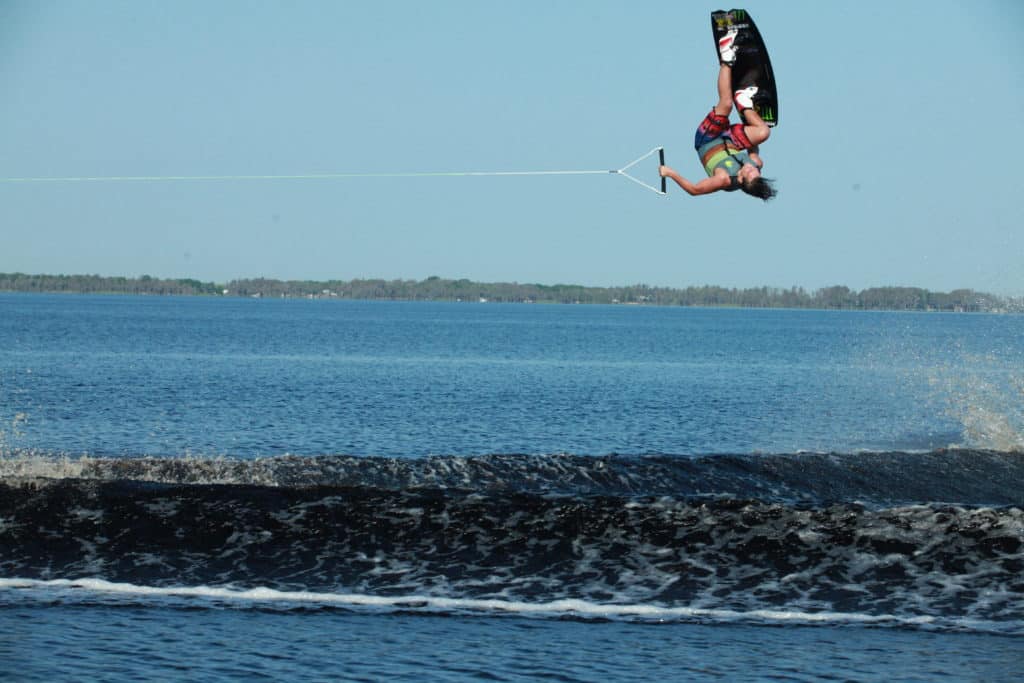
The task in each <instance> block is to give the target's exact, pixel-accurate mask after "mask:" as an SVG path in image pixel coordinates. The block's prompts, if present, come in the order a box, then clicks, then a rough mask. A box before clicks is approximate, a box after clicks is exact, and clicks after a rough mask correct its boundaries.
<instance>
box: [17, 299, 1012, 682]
mask: <svg viewBox="0 0 1024 683" xmlns="http://www.w3.org/2000/svg"><path fill="white" fill-rule="evenodd" d="M1022 406H1024V318H1022V317H1020V316H998V315H940V314H894V313H853V312H821V311H752V310H723V309H683V308H648V307H633V306H606V307H602V306H534V305H493V304H487V305H483V304H427V303H415V304H413V303H393V302H344V301H300V300H274V301H271V300H240V299H198V298H155V297H84V296H42V295H37V296H33V295H0V633H3V634H4V636H3V637H0V676H2V675H3V672H4V671H8V672H17V673H16V676H15V678H21V679H27V680H51V679H52V678H54V677H57V678H66V679H83V678H97V677H100V678H107V679H110V680H129V679H137V678H142V679H147V680H149V679H167V678H172V679H203V680H210V679H213V680H216V679H224V680H233V679H238V678H259V677H263V678H268V679H274V680H280V679H288V678H293V679H303V680H305V679H323V680H383V679H398V680H401V679H408V680H536V679H541V678H548V679H555V680H580V681H585V680H609V679H611V680H651V679H656V678H665V677H669V676H673V677H676V678H678V677H680V676H682V677H684V678H692V679H708V680H711V679H727V680H734V679H740V678H742V679H751V680H757V679H763V680H821V679H840V680H942V679H943V678H946V679H948V680H1015V679H1017V678H1019V675H1020V673H1022V672H1021V661H1022V658H1021V656H1020V654H1021V652H1022V649H1024V646H1022V643H1024V641H1022V640H1021V638H1022V636H1024V454H1022V452H1021V451H1024V408H1022ZM5 638H6V640H5ZM58 644H60V645H58ZM55 651H56V652H57V654H53V653H54V652H55ZM5 664H6V666H5Z"/></svg>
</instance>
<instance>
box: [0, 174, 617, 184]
mask: <svg viewBox="0 0 1024 683" xmlns="http://www.w3.org/2000/svg"><path fill="white" fill-rule="evenodd" d="M612 172H613V173H614V171H612ZM595 173H609V171H431V172H417V173H306V174H301V175H161V176H143V175H132V176H66V177H40V178H0V182H4V183H93V182H95V183H102V182H126V181H135V182H161V181H189V180H195V181H201V180H337V179H341V178H428V177H442V176H517V175H584V174H595Z"/></svg>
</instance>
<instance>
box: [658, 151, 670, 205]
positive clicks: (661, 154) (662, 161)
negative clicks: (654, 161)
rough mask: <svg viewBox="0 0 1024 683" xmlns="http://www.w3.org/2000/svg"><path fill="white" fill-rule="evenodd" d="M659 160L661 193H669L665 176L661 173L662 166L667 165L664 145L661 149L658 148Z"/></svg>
mask: <svg viewBox="0 0 1024 683" xmlns="http://www.w3.org/2000/svg"><path fill="white" fill-rule="evenodd" d="M658 162H659V166H658V175H659V176H661V193H662V194H668V191H667V190H666V189H665V176H663V175H661V167H662V166H664V165H665V148H664V147H662V148H661V149H659V150H658Z"/></svg>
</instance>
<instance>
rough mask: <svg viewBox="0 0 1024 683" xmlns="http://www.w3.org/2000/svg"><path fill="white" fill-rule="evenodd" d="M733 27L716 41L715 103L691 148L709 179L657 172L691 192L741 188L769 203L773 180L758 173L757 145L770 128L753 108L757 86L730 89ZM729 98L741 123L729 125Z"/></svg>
mask: <svg viewBox="0 0 1024 683" xmlns="http://www.w3.org/2000/svg"><path fill="white" fill-rule="evenodd" d="M736 35H737V31H736V29H732V30H731V31H729V32H728V33H727V34H726V35H725V36H724V37H723V38H722V39H721V40H719V41H718V54H719V57H720V58H721V61H720V64H719V67H718V104H716V105H715V106H714V108H713V109H712V110H711V113H709V114H708V115H707V116H705V117H704V120H703V121H701V124H700V126H698V127H697V135H696V137H695V138H694V143H693V146H694V147H695V148H696V149H697V156H698V157H700V161H701V164H703V166H704V170H705V171H706V172H707V174H708V177H707V178H704V179H702V180H700V181H698V182H696V183H694V182H691V181H689V180H687V179H686V178H684V177H682V176H681V175H679V174H678V173H677V172H676V171H675V170H674V169H672V168H670V167H668V166H662V167H661V176H662V177H663V178H671V179H672V180H674V181H676V183H677V184H678V185H679V187H681V188H683V189H684V190H686V192H688V193H689V194H691V195H699V194H710V193H712V192H717V191H719V190H725V191H726V192H732V191H733V190H743V191H744V192H746V193H747V194H749V195H752V196H754V197H757V198H759V199H763V200H764V201H768V200H769V199H771V198H772V197H774V196H775V188H773V187H772V185H771V181H769V180H768V179H766V178H763V177H762V176H761V168H762V167H763V166H764V161H762V160H761V156H760V154H759V146H760V144H761V143H762V142H764V141H765V140H767V139H768V135H769V134H770V133H771V129H770V128H769V127H768V124H766V123H765V122H764V119H762V118H761V116H760V114H758V113H757V111H756V110H755V109H754V102H753V99H754V95H755V94H756V93H757V86H750V87H749V88H744V89H743V90H737V91H735V92H733V90H732V66H733V64H734V63H735V62H736V48H735V43H736ZM733 102H735V103H736V110H737V111H738V112H739V115H740V121H741V122H742V123H736V124H733V125H732V126H730V125H729V114H730V113H731V112H732V107H733Z"/></svg>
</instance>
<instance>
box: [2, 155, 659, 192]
mask: <svg viewBox="0 0 1024 683" xmlns="http://www.w3.org/2000/svg"><path fill="white" fill-rule="evenodd" d="M660 149H661V148H660V147H655V148H654V149H652V150H651V151H650V152H648V153H647V154H644V155H643V156H641V157H638V158H637V159H635V160H633V161H631V162H630V163H628V164H626V165H625V166H623V167H622V168H620V169H611V170H604V169H602V170H565V171H428V172H401V173H304V174H291V175H163V176H153V175H150V176H143V175H138V176H54V177H23V178H18V177H11V178H0V183H12V184H13V183H26V184H28V183H40V184H42V183H120V182H151V183H153V182H188V181H197V182H198V181H217V180H219V181H232V180H341V179H345V178H442V177H449V178H452V177H470V176H476V177H481V176H559V175H598V174H600V175H608V174H615V175H621V176H625V177H626V178H628V179H630V180H632V181H633V182H635V183H638V184H640V185H643V186H644V187H646V188H648V189H650V190H653V191H655V192H657V193H658V194H662V192H661V190H659V189H657V188H655V187H652V186H651V185H648V184H647V183H645V182H643V181H641V180H638V179H636V178H634V177H633V176H631V175H629V174H628V173H626V171H627V170H628V169H630V168H632V167H633V166H635V165H636V164H638V163H639V162H641V161H643V160H644V159H646V158H647V157H649V156H651V155H652V154H654V153H655V152H657V151H658V150H660Z"/></svg>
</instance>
